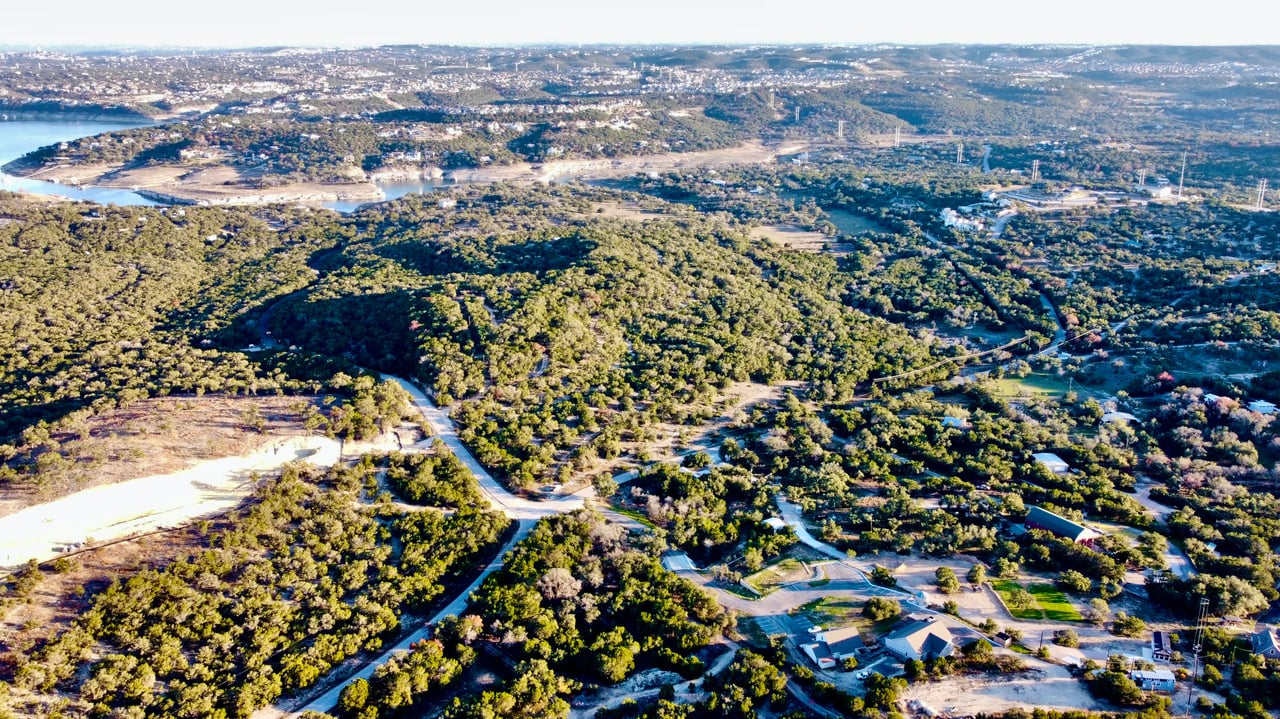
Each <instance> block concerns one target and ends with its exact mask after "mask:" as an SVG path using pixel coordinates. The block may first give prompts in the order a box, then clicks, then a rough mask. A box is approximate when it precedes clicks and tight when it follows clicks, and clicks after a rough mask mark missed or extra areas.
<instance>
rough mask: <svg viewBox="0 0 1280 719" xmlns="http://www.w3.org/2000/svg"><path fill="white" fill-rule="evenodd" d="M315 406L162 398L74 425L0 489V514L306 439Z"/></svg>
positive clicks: (308, 400) (310, 401) (292, 400)
mask: <svg viewBox="0 0 1280 719" xmlns="http://www.w3.org/2000/svg"><path fill="white" fill-rule="evenodd" d="M318 402H319V400H318V398H315V397H278V396H274V395H272V396H265V397H216V396H205V397H160V398H155V399H145V400H140V401H138V402H134V403H132V404H130V405H129V406H128V407H126V408H122V409H114V410H110V411H107V412H103V413H102V414H100V415H96V416H93V417H89V418H87V419H85V420H83V421H81V422H76V423H72V424H70V425H69V426H67V427H64V428H63V429H62V430H60V431H57V432H54V433H53V434H52V435H51V437H50V440H51V442H50V443H47V444H46V446H45V447H44V449H42V450H39V451H40V452H41V453H45V454H48V453H55V454H57V455H58V457H57V458H56V459H55V458H53V457H46V458H44V459H42V460H41V462H40V472H39V474H38V475H37V476H35V477H23V478H21V479H19V480H16V481H13V482H9V483H5V484H3V485H0V517H3V516H5V515H8V514H12V513H13V512H16V511H18V510H19V509H22V508H23V507H28V506H31V505H33V504H37V503H40V502H46V501H49V500H51V499H56V498H58V497H62V496H66V495H67V494H70V493H72V492H76V491H79V490H82V489H88V488H90V487H97V486H101V485H104V484H113V483H115V482H120V481H123V480H127V479H134V478H137V477H144V476H147V475H151V474H166V473H169V472H176V471H178V470H181V469H184V468H186V467H189V466H190V465H191V464H192V463H193V462H200V461H203V460H209V459H216V458H219V457H228V456H232V455H238V454H242V453H245V452H249V451H251V450H253V449H255V448H257V447H258V446H260V445H262V444H264V443H267V442H270V441H271V440H273V439H287V438H290V437H299V436H305V435H308V434H310V432H308V431H307V430H306V429H305V428H304V427H303V421H304V419H305V417H306V413H307V412H308V411H309V408H311V407H316V406H318ZM18 459H19V460H21V461H27V460H28V459H30V458H29V457H23V456H19V458H18Z"/></svg>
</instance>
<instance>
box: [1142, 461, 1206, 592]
mask: <svg viewBox="0 0 1280 719" xmlns="http://www.w3.org/2000/svg"><path fill="white" fill-rule="evenodd" d="M1133 498H1134V500H1135V501H1137V502H1138V504H1141V505H1142V507H1143V509H1146V510H1147V511H1148V512H1150V513H1151V516H1152V517H1153V518H1154V519H1155V520H1156V521H1157V522H1165V521H1167V520H1168V519H1169V515H1170V514H1173V512H1174V509H1173V507H1168V506H1165V505H1163V504H1160V503H1159V502H1157V501H1155V500H1154V499H1152V498H1151V484H1150V483H1147V482H1143V483H1141V484H1140V485H1139V486H1138V491H1136V492H1134V495H1133ZM1164 561H1165V563H1167V564H1168V565H1169V571H1171V572H1173V573H1174V574H1175V575H1177V576H1179V577H1182V578H1183V579H1186V578H1187V577H1193V576H1195V575H1196V568H1195V565H1193V564H1192V563H1191V558H1190V557H1188V556H1187V555H1186V552H1183V551H1182V550H1181V549H1179V548H1178V546H1177V545H1175V544H1174V543H1173V542H1170V543H1169V549H1168V550H1166V551H1165V553H1164Z"/></svg>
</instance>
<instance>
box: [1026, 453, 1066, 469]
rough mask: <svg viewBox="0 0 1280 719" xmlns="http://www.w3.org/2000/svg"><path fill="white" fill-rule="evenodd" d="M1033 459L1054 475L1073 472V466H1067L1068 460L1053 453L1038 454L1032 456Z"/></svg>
mask: <svg viewBox="0 0 1280 719" xmlns="http://www.w3.org/2000/svg"><path fill="white" fill-rule="evenodd" d="M1031 458H1032V459H1034V460H1035V461H1036V462H1037V463H1038V464H1039V465H1040V466H1041V467H1044V468H1045V469H1047V470H1049V471H1050V472H1053V473H1054V474H1066V473H1067V472H1070V471H1071V465H1069V464H1067V460H1065V459H1063V458H1061V457H1059V456H1058V455H1056V454H1054V453H1053V452H1037V453H1036V454H1033V455H1031Z"/></svg>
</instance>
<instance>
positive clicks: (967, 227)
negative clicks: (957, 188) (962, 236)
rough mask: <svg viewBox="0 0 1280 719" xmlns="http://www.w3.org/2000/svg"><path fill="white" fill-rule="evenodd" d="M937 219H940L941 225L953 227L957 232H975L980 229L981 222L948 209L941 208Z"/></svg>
mask: <svg viewBox="0 0 1280 719" xmlns="http://www.w3.org/2000/svg"><path fill="white" fill-rule="evenodd" d="M939 217H941V219H942V224H943V225H946V226H947V227H954V228H955V229H957V230H963V231H965V232H977V231H978V230H981V229H982V220H979V219H977V218H972V219H970V218H968V217H965V216H963V215H961V214H960V213H959V212H956V211H955V210H953V209H951V208H950V207H946V208H943V210H942V212H940V213H939Z"/></svg>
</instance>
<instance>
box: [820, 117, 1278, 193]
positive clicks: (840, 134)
mask: <svg viewBox="0 0 1280 719" xmlns="http://www.w3.org/2000/svg"><path fill="white" fill-rule="evenodd" d="M836 139H837V140H843V139H844V120H836ZM1263 182H1266V180H1263Z"/></svg>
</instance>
